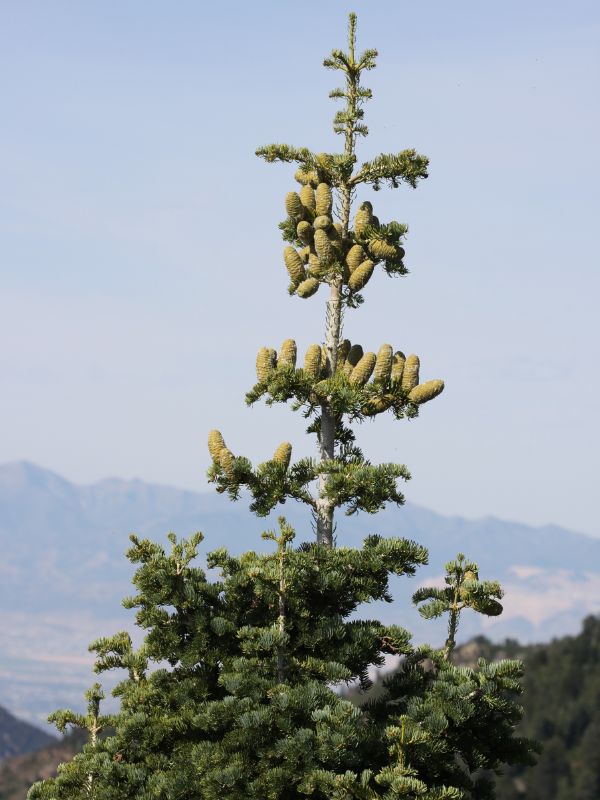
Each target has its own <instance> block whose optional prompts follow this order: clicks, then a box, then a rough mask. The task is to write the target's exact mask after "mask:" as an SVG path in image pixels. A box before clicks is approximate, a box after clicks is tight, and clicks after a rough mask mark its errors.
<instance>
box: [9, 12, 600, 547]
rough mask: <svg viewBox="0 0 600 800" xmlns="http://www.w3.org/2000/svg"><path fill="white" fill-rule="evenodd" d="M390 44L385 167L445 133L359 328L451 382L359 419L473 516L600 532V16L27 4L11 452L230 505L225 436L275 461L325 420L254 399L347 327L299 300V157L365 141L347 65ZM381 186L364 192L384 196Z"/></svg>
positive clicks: (79, 478) (20, 35) (434, 493)
mask: <svg viewBox="0 0 600 800" xmlns="http://www.w3.org/2000/svg"><path fill="white" fill-rule="evenodd" d="M351 10H355V11H356V12H357V13H358V17H359V27H358V40H359V41H358V44H359V47H372V46H374V47H376V48H377V49H378V50H379V54H380V55H379V59H378V68H377V69H376V70H375V71H373V72H371V73H369V74H368V75H367V79H366V81H365V82H366V84H367V85H368V86H370V87H371V88H372V89H373V93H374V99H373V100H372V102H371V103H370V104H368V106H367V108H366V121H367V123H368V125H369V127H370V130H371V135H370V136H369V137H368V139H366V140H363V141H362V142H360V145H359V152H358V155H359V159H368V158H371V157H372V156H374V155H376V154H377V153H379V152H382V151H383V152H393V151H399V150H402V149H404V148H407V147H415V148H417V149H418V150H419V151H420V152H422V153H425V154H426V155H428V156H429V157H430V159H431V165H430V177H429V179H428V180H427V181H424V182H422V183H421V184H420V186H419V187H418V189H417V190H416V191H414V190H412V189H410V188H407V187H404V188H401V189H399V190H396V191H381V192H380V193H378V194H376V195H373V194H372V193H371V192H370V191H365V192H363V194H361V196H360V197H359V198H358V200H359V201H362V200H364V199H371V200H372V201H373V202H374V205H375V213H377V215H378V216H379V217H380V219H382V220H388V219H397V220H399V221H401V222H406V223H408V224H409V226H410V232H409V236H408V239H407V244H406V252H407V257H406V259H405V261H406V264H407V266H408V267H409V269H410V272H411V274H410V275H409V276H407V277H405V278H401V279H395V280H390V279H388V278H386V277H385V276H383V275H377V276H376V277H374V278H373V279H372V281H371V282H370V284H369V286H368V287H367V289H366V290H365V297H366V302H365V304H364V306H363V307H362V308H360V309H359V310H357V311H352V312H348V313H347V314H346V317H345V322H344V333H345V335H346V336H347V337H348V338H350V339H351V340H352V341H354V342H360V343H361V344H362V345H363V347H364V348H365V350H375V351H376V350H377V349H378V348H379V346H380V345H381V344H382V343H384V342H389V343H390V344H392V345H393V346H394V349H401V350H403V351H404V352H405V353H413V352H414V353H417V354H419V356H420V358H421V377H422V380H427V379H430V378H437V377H441V378H443V379H444V380H445V382H446V389H445V392H444V393H443V395H442V396H441V397H440V398H438V399H436V400H435V401H433V402H432V403H430V404H428V405H427V406H424V407H423V409H422V411H421V414H420V417H419V418H418V419H417V420H412V421H401V422H395V421H394V420H393V419H392V418H391V416H390V417H389V419H387V418H385V419H383V418H379V419H378V420H376V421H375V422H368V423H365V424H364V425H362V426H361V427H360V428H359V430H358V436H359V442H360V444H361V445H362V446H363V447H364V450H365V453H366V455H367V456H368V457H369V458H370V459H371V460H372V461H390V460H393V461H400V462H403V463H405V464H407V466H408V467H409V469H410V470H411V472H412V475H413V478H412V480H411V481H410V483H409V484H407V486H406V496H407V499H408V500H410V501H412V502H414V503H418V504H420V505H423V506H427V507H429V508H431V509H434V510H436V511H439V512H442V513H446V514H458V515H462V516H466V517H478V516H485V515H495V516H499V517H502V518H505V519H515V520H520V521H524V522H528V523H531V524H536V525H539V524H545V523H556V524H559V525H563V526H566V527H569V528H572V529H575V530H579V531H582V532H587V533H590V534H592V535H600V527H599V526H598V522H597V513H596V500H597V497H596V496H597V491H596V481H597V476H598V475H599V473H600V463H599V462H600V457H599V452H600V435H599V427H598V423H597V411H596V409H597V405H598V400H597V398H598V395H599V393H600V372H599V370H598V363H599V362H600V352H599V350H600V347H599V340H600V337H599V336H598V312H597V307H598V298H599V297H600V286H599V282H600V281H599V277H598V269H597V267H598V247H597V243H596V238H597V227H598V217H599V213H598V212H599V205H600V204H599V199H600V198H599V190H598V186H599V185H600V156H599V149H598V140H599V138H600V130H599V128H600V125H599V122H600V113H599V110H598V96H599V86H598V83H599V80H598V78H599V66H600V50H599V48H598V41H599V39H600V6H599V5H598V3H597V2H591V1H590V2H586V1H584V0H573V1H572V2H570V3H569V4H566V3H564V2H555V0H544V2H538V0H531V1H530V2H527V3H523V2H515V0H506V1H505V2H502V3H481V2H474V1H473V2H467V1H466V0H456V2H453V3H451V4H449V3H447V2H442V0H424V2H420V3H414V2H413V3H405V2H398V1H397V0H395V1H394V2H389V1H388V0H379V2H377V3H375V2H371V3H367V2H364V1H363V2H356V3H354V5H353V6H352V5H347V4H346V3H342V2H323V0H322V1H321V2H315V0H305V2H303V3H302V4H301V5H298V4H297V3H288V2H266V0H254V2H252V3H247V2H221V3H218V4H210V5H209V4H207V3H199V2H187V1H186V0H180V1H179V2H178V3H161V2H156V1H154V0H144V2H142V1H141V0H128V2H127V3H121V2H116V1H114V0H104V2H102V3H78V2H74V1H73V0H71V1H70V2H63V1H62V0H54V2H52V3H45V2H42V1H41V0H37V1H36V2H33V1H32V0H3V2H2V3H0V97H1V98H2V99H1V104H2V123H1V124H0V183H1V187H2V188H1V190H0V375H1V390H0V420H1V421H2V435H1V436H0V462H7V461H13V460H20V459H26V460H29V461H33V462H36V463H38V464H40V465H42V466H44V467H47V468H49V469H52V470H55V471H56V472H59V473H60V474H62V475H64V476H65V477H67V478H69V479H70V480H73V481H75V482H78V483H90V482H94V481H97V480H99V479H102V478H105V477H108V476H120V477H124V478H131V477H139V478H142V479H144V480H147V481H152V482H160V483H165V484H172V485H175V486H180V487H186V488H190V489H194V490H197V491H205V490H207V489H208V488H209V487H208V486H207V483H206V478H205V472H206V468H207V467H208V463H209V458H208V453H207V450H206V434H207V431H208V430H209V429H211V428H213V427H218V428H219V429H220V430H222V431H223V433H224V435H225V438H226V440H227V443H228V445H229V447H230V448H231V449H232V450H233V452H234V453H236V454H244V455H247V456H249V457H250V458H252V459H253V460H254V461H255V462H260V461H263V460H266V459H267V458H268V457H270V455H271V454H272V452H273V451H274V450H275V447H276V446H277V445H278V444H279V443H280V442H281V441H284V440H289V441H291V442H292V443H293V445H294V448H295V451H294V452H295V455H298V456H300V455H306V454H309V453H312V450H313V446H314V444H313V442H312V440H310V439H309V438H308V437H305V436H304V427H305V423H304V420H303V419H302V418H301V416H299V415H294V414H292V412H291V411H289V410H288V409H286V408H283V407H278V408H276V409H267V408H264V407H260V406H256V407H253V408H251V409H248V408H247V407H246V406H245V404H244V399H243V398H244V394H245V392H246V391H247V390H248V389H249V388H250V387H251V386H252V384H253V382H254V361H255V356H256V352H257V351H258V349H259V348H260V347H261V346H263V345H267V346H275V347H277V346H278V345H279V344H280V343H281V342H282V341H283V340H284V339H286V338H288V337H293V338H295V339H296V340H297V341H298V344H299V349H300V350H301V352H304V350H305V349H306V347H307V346H308V345H309V344H311V343H312V342H320V341H321V340H322V337H323V331H324V302H325V293H324V291H323V290H321V291H320V292H319V293H318V294H317V295H316V296H315V297H313V298H311V299H310V300H307V301H303V300H300V299H298V298H290V297H289V296H288V295H287V292H286V287H287V280H286V274H285V268H284V266H283V261H282V248H283V242H282V241H281V237H280V232H279V230H278V228H277V223H278V221H279V220H280V219H282V217H283V216H284V214H283V198H284V196H285V194H286V192H288V191H290V190H292V189H294V188H295V187H296V185H295V184H294V181H293V167H292V168H290V167H289V166H285V165H268V164H265V163H264V162H262V161H259V160H258V159H257V158H256V157H255V156H254V151H255V149H256V147H257V146H259V145H261V144H266V143H268V142H272V141H278V142H280V141H281V142H289V143H292V144H296V145H305V146H308V147H310V148H312V149H314V150H316V151H322V150H330V151H332V150H335V149H340V148H341V147H342V143H341V140H340V139H339V138H337V137H335V136H334V135H333V133H332V129H331V119H332V115H333V113H334V110H335V105H334V103H333V102H332V101H331V100H329V99H328V97H327V95H328V92H329V90H330V89H332V88H333V87H334V86H335V85H337V80H338V76H337V75H336V74H333V73H331V72H328V71H327V70H324V69H323V68H322V66H321V63H322V59H323V58H324V57H325V56H326V55H327V54H328V52H329V51H330V50H331V48H332V47H340V46H344V43H345V30H346V16H347V13H348V12H349V11H351ZM363 195H364V196H363Z"/></svg>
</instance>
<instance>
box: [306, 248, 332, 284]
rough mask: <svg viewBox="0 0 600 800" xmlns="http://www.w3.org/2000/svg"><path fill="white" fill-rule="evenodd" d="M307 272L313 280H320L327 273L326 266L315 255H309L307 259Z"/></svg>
mask: <svg viewBox="0 0 600 800" xmlns="http://www.w3.org/2000/svg"><path fill="white" fill-rule="evenodd" d="M307 272H308V274H309V275H311V276H312V277H313V278H322V277H323V275H324V274H325V273H326V272H327V265H326V264H322V263H321V261H320V259H319V256H318V255H317V254H316V253H311V254H310V255H309V257H308V269H307Z"/></svg>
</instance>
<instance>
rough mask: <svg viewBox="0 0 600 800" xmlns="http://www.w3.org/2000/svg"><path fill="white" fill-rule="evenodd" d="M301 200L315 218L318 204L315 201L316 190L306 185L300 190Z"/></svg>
mask: <svg viewBox="0 0 600 800" xmlns="http://www.w3.org/2000/svg"><path fill="white" fill-rule="evenodd" d="M300 200H301V202H302V205H303V206H304V208H306V209H307V210H308V211H309V212H310V214H311V216H313V217H314V214H315V210H316V206H317V204H316V201H315V190H314V189H313V188H312V186H308V185H306V186H303V187H302V188H301V189H300Z"/></svg>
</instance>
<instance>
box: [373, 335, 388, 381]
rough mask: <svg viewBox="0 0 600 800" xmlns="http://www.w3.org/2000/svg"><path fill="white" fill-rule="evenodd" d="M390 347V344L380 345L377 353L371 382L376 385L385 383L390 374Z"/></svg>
mask: <svg viewBox="0 0 600 800" xmlns="http://www.w3.org/2000/svg"><path fill="white" fill-rule="evenodd" d="M392 353H393V350H392V346H391V345H390V344H382V345H381V347H380V348H379V352H378V353H377V361H376V362H375V371H374V373H373V380H374V381H377V382H378V383H387V382H388V380H389V379H390V375H391V374H392Z"/></svg>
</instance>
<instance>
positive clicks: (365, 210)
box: [354, 201, 373, 237]
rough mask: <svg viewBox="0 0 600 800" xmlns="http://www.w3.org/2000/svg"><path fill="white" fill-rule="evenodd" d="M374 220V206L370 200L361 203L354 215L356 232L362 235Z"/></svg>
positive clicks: (357, 234)
mask: <svg viewBox="0 0 600 800" xmlns="http://www.w3.org/2000/svg"><path fill="white" fill-rule="evenodd" d="M372 220H373V206H372V205H371V203H369V202H368V201H367V202H365V203H361V204H360V206H359V207H358V211H357V212H356V216H355V217H354V233H355V234H356V236H359V237H360V236H362V235H363V233H364V232H365V230H366V229H367V227H368V226H369V225H370V224H371V222H372Z"/></svg>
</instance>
